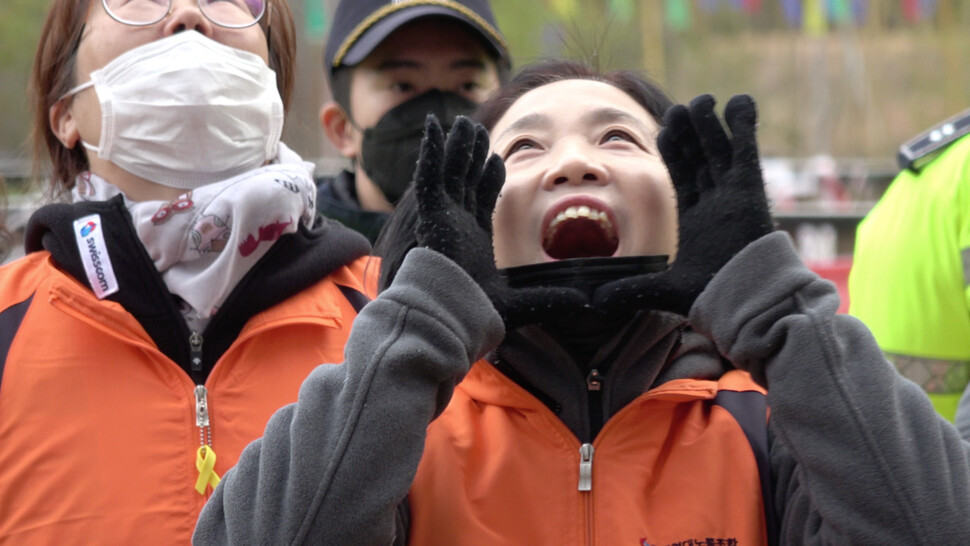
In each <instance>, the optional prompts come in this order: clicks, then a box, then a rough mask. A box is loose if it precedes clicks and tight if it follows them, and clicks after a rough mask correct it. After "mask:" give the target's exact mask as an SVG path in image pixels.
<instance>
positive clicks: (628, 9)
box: [0, 0, 970, 265]
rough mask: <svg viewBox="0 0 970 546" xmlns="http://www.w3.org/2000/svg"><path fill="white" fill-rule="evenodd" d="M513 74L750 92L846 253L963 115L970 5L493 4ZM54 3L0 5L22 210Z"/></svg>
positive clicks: (298, 116)
mask: <svg viewBox="0 0 970 546" xmlns="http://www.w3.org/2000/svg"><path fill="white" fill-rule="evenodd" d="M492 4H493V8H494V10H495V13H496V16H497V18H498V21H499V25H500V27H501V28H502V30H503V32H504V33H505V35H506V38H507V39H508V42H509V44H510V47H511V51H512V54H513V57H514V59H515V64H516V66H521V65H523V64H526V63H528V62H530V61H534V60H538V59H542V58H547V57H570V58H577V59H582V60H586V61H588V62H592V63H595V64H597V65H598V66H600V67H601V68H606V69H611V68H633V69H637V70H640V71H642V72H644V73H645V74H647V75H648V76H650V77H652V78H653V79H655V80H657V81H658V82H660V83H662V84H663V85H664V86H665V87H666V88H667V89H668V91H670V93H671V94H672V95H673V96H674V97H675V99H677V100H678V101H681V102H686V101H689V100H690V99H691V98H692V97H694V96H695V95H698V94H700V93H708V92H709V93H713V94H714V95H715V96H717V97H718V98H719V99H720V102H721V103H722V104H723V103H724V102H726V101H727V99H728V97H730V96H731V95H733V94H735V93H750V94H752V95H753V96H754V97H755V99H756V100H757V101H758V105H759V111H760V120H761V123H760V129H759V130H760V133H759V134H760V143H761V150H762V155H763V157H764V159H765V165H764V166H765V176H766V181H767V183H768V188H769V193H770V196H771V198H772V201H773V207H774V212H775V215H776V217H777V218H778V221H779V223H780V225H781V226H782V227H783V228H785V229H788V230H789V231H791V232H792V234H793V236H795V238H796V241H797V242H798V244H799V248H800V250H801V252H802V253H803V256H805V258H806V259H807V260H808V261H811V262H814V263H823V264H824V263H827V262H832V263H835V264H836V265H838V260H840V259H841V258H844V257H846V256H847V255H849V254H851V251H852V243H853V236H854V229H855V224H856V223H857V222H858V220H859V219H861V218H862V216H864V214H865V212H866V211H868V209H869V208H870V207H871V206H872V203H873V202H874V200H876V199H878V197H879V195H881V193H882V191H884V189H885V187H886V185H887V184H888V183H889V181H890V180H891V178H892V176H894V175H895V174H896V172H897V170H898V167H897V166H896V162H895V154H896V150H897V149H898V147H899V145H900V144H902V143H903V142H905V141H907V140H909V139H911V138H912V137H914V136H915V135H917V134H918V133H920V132H923V131H924V130H926V129H928V128H930V127H931V126H933V125H935V124H937V123H939V122H941V121H943V120H944V119H946V118H949V117H952V116H954V115H957V114H959V113H960V112H962V111H963V110H965V109H967V108H970V70H968V68H970V0H492ZM48 5H49V2H48V1H46V0H0V174H2V175H3V176H4V177H5V178H6V179H7V181H8V186H9V187H8V193H9V200H10V211H9V216H8V224H10V225H11V226H12V227H15V226H16V223H17V222H18V221H20V216H21V215H19V214H18V210H19V208H24V209H27V208H29V207H30V206H31V205H30V203H31V199H30V198H24V197H21V193H23V192H25V191H28V190H27V189H25V188H28V187H27V186H24V183H25V182H26V181H27V180H28V178H29V174H30V171H31V163H30V158H29V151H28V145H27V140H28V137H29V118H30V110H29V105H28V101H27V90H26V82H27V79H28V73H29V70H30V66H31V63H32V59H33V55H34V52H35V46H36V42H37V38H38V34H39V31H40V27H41V24H42V21H43V17H44V14H45V12H46V10H47V6H48ZM335 5H336V0H291V6H292V8H293V10H294V14H295V16H296V19H297V27H298V32H299V46H298V47H299V51H298V64H299V68H298V72H297V91H296V93H295V95H294V102H293V105H292V108H291V109H290V111H289V113H288V117H287V126H286V130H285V133H284V139H285V141H286V142H287V143H288V144H289V145H290V146H291V147H293V148H294V149H296V150H297V151H298V152H300V153H301V154H302V155H303V156H304V157H306V158H308V159H312V160H314V161H315V162H316V163H317V166H318V172H319V173H320V174H322V173H327V172H332V171H335V170H337V169H339V168H340V167H341V166H342V165H343V163H342V162H341V160H340V159H339V158H337V157H336V154H335V152H334V150H333V149H332V148H330V147H329V146H328V145H327V143H326V142H325V137H324V136H323V134H322V131H321V130H320V127H319V123H318V121H317V119H318V118H317V111H318V110H319V107H320V105H321V103H322V102H323V101H324V100H325V98H326V97H327V93H328V91H327V89H326V88H325V81H324V77H323V67H322V58H323V44H324V40H325V38H326V35H327V31H328V25H329V23H330V20H331V15H332V13H333V9H334V6H335Z"/></svg>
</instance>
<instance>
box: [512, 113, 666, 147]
mask: <svg viewBox="0 0 970 546" xmlns="http://www.w3.org/2000/svg"><path fill="white" fill-rule="evenodd" d="M580 119H581V120H582V121H583V122H587V123H590V124H591V125H606V124H608V123H615V122H617V121H624V122H627V123H630V124H632V125H635V126H636V128H637V129H639V130H640V131H642V132H643V134H644V136H648V137H649V136H653V135H654V134H656V132H657V131H656V130H655V129H651V128H650V127H649V126H648V125H647V124H646V123H644V122H643V120H641V119H640V118H638V117H636V116H634V115H632V114H630V113H628V112H624V111H623V110H619V109H616V108H610V107H602V108H597V109H595V110H592V111H590V112H587V113H585V114H583V116H582V118H580ZM552 124H553V123H552V118H551V117H550V116H548V115H546V114H539V113H535V112H533V113H531V114H527V115H525V116H522V117H521V118H519V119H517V120H515V121H514V122H512V124H511V125H509V126H508V127H506V128H505V130H504V131H502V132H501V133H500V134H499V135H498V136H497V137H496V138H495V141H496V142H499V141H501V140H502V139H503V138H504V137H505V136H506V135H507V134H509V133H515V132H518V131H527V130H536V129H540V130H541V129H548V128H550V127H551V126H552Z"/></svg>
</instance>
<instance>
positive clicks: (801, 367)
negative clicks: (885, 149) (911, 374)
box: [690, 232, 970, 544]
mask: <svg viewBox="0 0 970 546" xmlns="http://www.w3.org/2000/svg"><path fill="white" fill-rule="evenodd" d="M838 303H839V301H838V296H837V293H836V290H835V286H834V285H833V284H832V283H830V282H828V281H825V280H823V279H820V278H819V277H817V276H816V275H815V274H814V273H812V272H811V271H810V270H808V269H807V268H806V267H805V266H804V265H803V264H802V262H801V260H800V259H799V257H798V255H797V254H796V253H795V251H794V248H793V247H792V245H791V241H790V239H789V238H788V236H787V235H786V234H784V233H781V232H776V233H772V234H770V235H767V236H765V237H762V238H761V239H759V240H757V241H755V242H754V243H752V244H751V245H749V246H748V247H747V248H745V249H744V250H743V251H742V252H741V253H739V254H738V255H737V256H735V257H734V258H733V259H732V260H731V262H729V263H728V264H727V265H726V266H725V267H724V268H723V269H722V270H721V271H720V272H719V273H718V274H717V275H716V276H715V277H714V279H712V281H711V283H710V284H709V285H708V287H707V288H706V289H705V291H704V292H703V293H702V294H701V296H700V297H699V298H698V300H697V301H696V302H695V304H694V307H693V308H692V309H691V313H690V320H691V322H692V323H693V325H694V327H695V328H696V329H697V330H698V331H700V332H702V333H705V334H706V335H708V336H709V337H711V339H713V340H714V342H715V344H716V345H717V347H718V350H719V351H720V352H721V353H722V354H723V355H725V356H726V357H727V358H728V359H729V360H730V361H731V362H732V363H733V364H734V365H735V366H737V367H739V368H741V369H745V370H748V371H750V372H751V373H752V375H753V376H754V377H755V378H756V379H757V380H758V381H759V382H762V383H763V384H765V385H766V386H767V388H768V403H769V405H770V408H771V418H770V420H771V424H770V431H771V433H772V436H773V438H774V440H773V442H772V446H771V451H772V452H771V461H772V480H773V486H774V494H775V499H774V502H775V506H776V508H777V512H778V514H777V516H778V518H779V522H780V524H779V525H780V533H781V536H780V538H781V543H782V544H965V543H967V542H968V541H970V464H968V446H970V444H965V443H964V442H963V441H962V440H961V439H960V436H959V434H958V433H957V431H956V429H955V428H954V427H952V426H951V425H950V424H949V423H947V422H946V421H945V420H944V419H943V418H941V417H940V416H939V415H937V414H936V412H935V411H934V410H933V407H932V406H931V404H930V402H929V400H928V398H927V397H926V395H925V394H924V393H923V392H922V390H920V388H919V387H918V386H917V385H915V384H913V383H911V382H909V381H908V380H906V379H903V378H902V377H901V376H899V375H898V374H897V373H896V372H895V370H894V369H893V368H892V366H891V365H890V364H888V363H887V362H886V360H885V358H884V357H883V355H882V353H881V351H880V350H879V348H878V346H877V345H876V342H875V340H874V339H873V337H872V335H871V334H870V333H869V331H868V330H867V329H866V328H865V326H864V325H863V324H862V323H861V322H860V321H859V320H857V319H855V318H854V317H851V316H849V315H841V314H836V309H837V308H838Z"/></svg>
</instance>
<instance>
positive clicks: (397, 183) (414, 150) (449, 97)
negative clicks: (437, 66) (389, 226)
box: [360, 89, 478, 204]
mask: <svg viewBox="0 0 970 546" xmlns="http://www.w3.org/2000/svg"><path fill="white" fill-rule="evenodd" d="M477 106H478V105H476V104H475V103H474V102H472V101H470V100H468V99H466V98H464V97H462V96H460V95H456V94H454V93H446V92H444V91H439V90H437V89H432V90H431V91H428V92H427V93H424V94H421V95H418V96H417V97H414V98H413V99H411V100H409V101H407V102H405V103H403V104H399V105H397V106H395V107H394V108H392V109H391V110H389V111H388V112H387V113H386V114H384V116H383V117H381V119H379V120H378V121H377V124H376V125H374V126H373V127H371V128H368V129H364V139H363V142H362V143H361V151H360V163H361V167H362V168H363V169H364V172H365V173H367V176H368V177H370V179H371V181H373V182H374V184H376V185H377V187H378V188H380V190H381V192H383V193H384V197H385V198H387V200H388V201H389V202H390V203H391V204H397V201H398V199H400V198H401V194H403V193H404V190H406V189H407V188H408V185H410V184H411V179H412V178H413V176H414V166H415V164H416V163H417V162H418V152H419V151H420V149H421V138H422V137H423V136H424V120H425V118H426V117H427V116H428V113H429V112H431V113H434V115H435V116H437V117H438V120H439V121H440V122H441V128H442V129H444V131H445V133H446V134H447V132H448V130H449V129H450V128H451V125H452V122H453V121H454V119H455V118H456V117H457V116H460V115H464V116H467V115H469V114H471V113H472V112H473V111H474V110H475V108H476V107H477Z"/></svg>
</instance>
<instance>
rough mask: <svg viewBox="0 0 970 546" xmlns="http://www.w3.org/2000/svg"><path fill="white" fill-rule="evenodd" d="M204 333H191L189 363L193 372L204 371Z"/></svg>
mask: <svg viewBox="0 0 970 546" xmlns="http://www.w3.org/2000/svg"><path fill="white" fill-rule="evenodd" d="M202 341H203V340H202V334H200V333H198V332H192V333H191V334H190V335H189V363H190V365H191V369H192V371H193V372H201V371H202Z"/></svg>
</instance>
